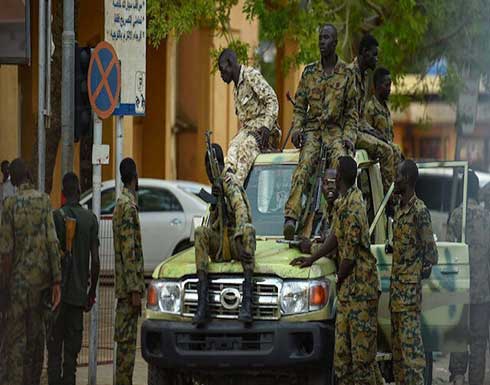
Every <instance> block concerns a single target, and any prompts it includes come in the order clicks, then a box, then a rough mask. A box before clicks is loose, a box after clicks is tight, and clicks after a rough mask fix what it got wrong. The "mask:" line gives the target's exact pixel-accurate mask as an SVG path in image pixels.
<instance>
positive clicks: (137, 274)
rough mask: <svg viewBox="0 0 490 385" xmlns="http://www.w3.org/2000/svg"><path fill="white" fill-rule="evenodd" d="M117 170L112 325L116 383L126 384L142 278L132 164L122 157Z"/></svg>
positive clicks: (133, 353) (130, 374) (133, 350)
mask: <svg viewBox="0 0 490 385" xmlns="http://www.w3.org/2000/svg"><path fill="white" fill-rule="evenodd" d="M119 170H120V173H121V179H122V182H123V183H124V188H123V191H122V194H121V196H120V197H119V198H118V200H117V203H116V207H115V209H114V215H113V217H112V229H113V232H114V257H115V268H116V298H117V307H116V324H115V327H114V340H115V341H116V342H117V351H116V384H118V385H130V384H132V383H133V369H134V360H135V357H136V335H137V328H138V317H139V316H140V315H141V298H142V295H143V294H144V291H145V280H144V275H143V267H144V261H143V250H142V246H141V228H140V222H139V216H138V205H137V192H136V191H137V189H138V174H137V171H136V164H135V163H134V160H133V159H131V158H126V159H123V161H122V162H121V164H120V166H119Z"/></svg>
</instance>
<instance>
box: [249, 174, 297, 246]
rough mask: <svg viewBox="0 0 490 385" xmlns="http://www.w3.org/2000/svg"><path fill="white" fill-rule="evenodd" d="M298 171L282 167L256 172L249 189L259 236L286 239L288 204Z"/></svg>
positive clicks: (251, 178) (254, 222) (254, 221)
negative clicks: (284, 237)
mask: <svg viewBox="0 0 490 385" xmlns="http://www.w3.org/2000/svg"><path fill="white" fill-rule="evenodd" d="M294 168H295V165H294V164H286V165H283V164H278V165H267V166H260V165H256V166H254V168H253V169H252V172H251V173H250V178H249V181H248V185H247V189H246V190H247V196H248V199H249V201H250V205H251V206H252V218H253V224H254V226H255V229H256V231H257V235H262V236H282V227H283V224H284V205H285V204H286V200H287V199H288V196H289V191H290V190H291V176H292V175H293V171H294Z"/></svg>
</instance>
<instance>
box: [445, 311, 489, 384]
mask: <svg viewBox="0 0 490 385" xmlns="http://www.w3.org/2000/svg"><path fill="white" fill-rule="evenodd" d="M489 325H490V303H479V304H471V305H470V353H469V354H468V352H460V353H451V358H450V360H449V372H450V373H451V381H452V380H453V379H454V377H455V376H457V375H461V376H464V375H465V373H466V369H467V367H468V361H469V371H468V372H469V373H468V383H469V385H483V381H484V379H485V364H486V362H485V361H486V360H485V356H486V351H487V340H488V327H489Z"/></svg>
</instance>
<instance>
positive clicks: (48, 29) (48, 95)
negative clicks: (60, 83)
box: [44, 0, 52, 132]
mask: <svg viewBox="0 0 490 385" xmlns="http://www.w3.org/2000/svg"><path fill="white" fill-rule="evenodd" d="M51 8H52V7H51V0H47V14H46V57H45V61H46V98H45V99H44V100H45V103H46V105H45V119H44V122H45V123H44V126H45V131H46V132H49V131H50V128H51V15H52V13H51Z"/></svg>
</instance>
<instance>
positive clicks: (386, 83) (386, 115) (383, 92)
mask: <svg viewBox="0 0 490 385" xmlns="http://www.w3.org/2000/svg"><path fill="white" fill-rule="evenodd" d="M373 80H374V95H372V96H371V97H370V98H369V100H368V102H367V103H366V111H365V113H364V114H365V116H366V121H367V123H368V124H369V125H370V126H371V127H373V128H374V129H375V130H376V131H377V132H378V134H379V135H381V136H382V138H383V139H384V140H385V142H387V143H388V144H389V145H390V146H391V149H392V151H393V156H394V159H393V161H394V169H396V168H397V167H398V165H399V164H400V162H401V161H402V158H403V155H402V152H401V150H400V147H399V146H397V145H396V144H395V143H393V139H394V132H393V120H392V119H391V113H390V109H389V108H388V99H389V97H390V93H391V75H390V71H388V70H387V69H386V68H383V67H379V68H377V69H376V71H374V75H373Z"/></svg>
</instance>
